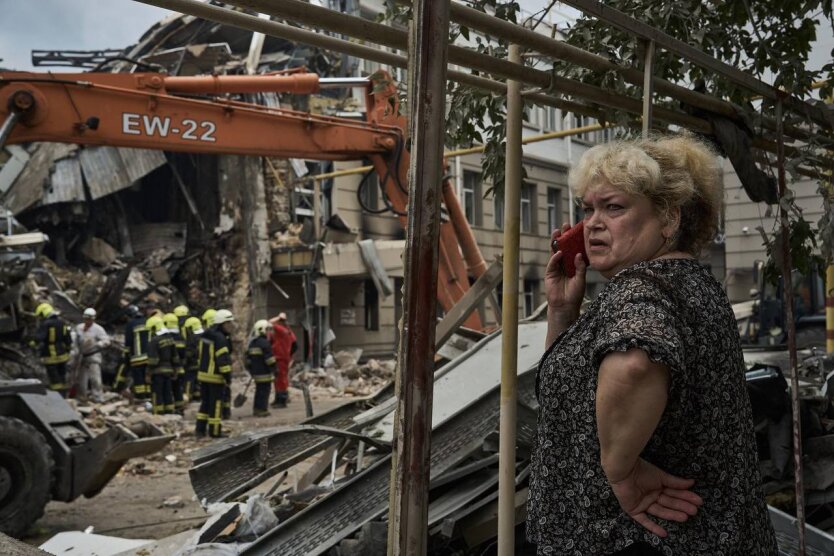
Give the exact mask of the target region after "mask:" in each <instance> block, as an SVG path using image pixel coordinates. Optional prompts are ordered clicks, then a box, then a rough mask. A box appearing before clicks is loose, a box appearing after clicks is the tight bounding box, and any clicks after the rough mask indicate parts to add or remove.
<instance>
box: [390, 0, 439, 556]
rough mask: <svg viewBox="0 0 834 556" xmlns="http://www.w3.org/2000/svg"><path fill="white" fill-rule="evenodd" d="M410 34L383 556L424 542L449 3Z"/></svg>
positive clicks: (418, 11) (428, 13) (426, 14)
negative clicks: (404, 202)
mask: <svg viewBox="0 0 834 556" xmlns="http://www.w3.org/2000/svg"><path fill="white" fill-rule="evenodd" d="M410 35H411V39H412V40H411V41H410V44H409V46H410V48H409V51H408V58H409V60H408V61H409V64H408V67H409V78H408V89H409V90H408V93H409V94H408V99H409V107H410V111H411V119H410V128H411V129H410V131H411V133H410V137H411V139H412V151H411V158H410V163H409V171H408V191H409V194H408V198H409V203H408V204H409V210H408V227H407V230H406V250H405V254H404V266H405V295H404V296H403V314H404V316H403V322H404V323H405V324H404V329H403V333H402V334H401V341H400V346H399V350H398V357H397V362H398V365H397V377H396V380H397V411H396V416H395V420H394V452H393V462H392V472H391V488H390V500H391V503H390V506H389V514H388V554H389V555H392V556H424V555H425V554H426V549H427V546H426V545H427V541H428V535H427V530H426V529H427V523H428V502H429V479H430V470H431V462H430V457H429V456H430V455H431V430H432V427H431V423H432V418H431V414H432V389H433V387H434V384H433V382H434V381H433V379H434V351H435V350H434V337H435V327H436V316H437V310H436V307H437V301H436V299H437V267H438V251H439V239H440V199H441V195H442V193H441V191H440V187H441V181H442V171H443V166H444V165H443V140H444V136H445V125H444V124H445V114H446V110H445V109H446V68H447V66H448V56H447V52H448V50H447V47H448V36H449V2H448V1H445V0H443V1H438V0H417V1H416V2H415V3H414V10H413V21H412V27H411V33H410Z"/></svg>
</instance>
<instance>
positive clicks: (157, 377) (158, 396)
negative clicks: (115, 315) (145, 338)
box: [145, 316, 180, 415]
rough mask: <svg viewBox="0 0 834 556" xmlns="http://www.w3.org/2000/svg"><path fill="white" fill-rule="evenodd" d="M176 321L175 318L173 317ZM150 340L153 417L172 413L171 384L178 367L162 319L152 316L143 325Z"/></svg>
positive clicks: (149, 361) (170, 340) (149, 370)
mask: <svg viewBox="0 0 834 556" xmlns="http://www.w3.org/2000/svg"><path fill="white" fill-rule="evenodd" d="M174 319H175V320H176V316H174ZM145 327H146V328H147V329H148V333H149V334H150V335H151V340H150V342H149V343H148V372H149V373H150V375H151V405H152V408H153V414H154V415H160V414H163V413H173V412H174V391H173V387H172V384H171V381H172V379H173V376H174V373H175V372H176V369H177V367H179V365H180V360H179V355H178V354H177V347H176V345H175V344H174V339H173V338H172V337H171V335H170V334H169V333H168V329H167V328H166V327H165V321H164V320H163V319H162V317H159V316H153V317H151V318H149V319H148V321H147V323H145Z"/></svg>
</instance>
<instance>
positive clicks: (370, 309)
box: [365, 280, 379, 330]
mask: <svg viewBox="0 0 834 556" xmlns="http://www.w3.org/2000/svg"><path fill="white" fill-rule="evenodd" d="M365 330H379V292H378V291H376V286H375V285H374V282H373V280H365Z"/></svg>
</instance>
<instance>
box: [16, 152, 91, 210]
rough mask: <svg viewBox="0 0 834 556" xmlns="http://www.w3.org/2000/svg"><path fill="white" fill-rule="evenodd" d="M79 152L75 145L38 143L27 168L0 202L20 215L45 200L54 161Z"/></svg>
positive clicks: (31, 153)
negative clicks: (44, 196)
mask: <svg viewBox="0 0 834 556" xmlns="http://www.w3.org/2000/svg"><path fill="white" fill-rule="evenodd" d="M76 150H78V147H77V146H75V145H66V144H63V143H36V144H35V146H34V147H33V148H32V149H31V150H30V153H29V154H30V158H29V162H28V164H26V168H24V169H23V171H22V172H21V173H20V175H18V176H17V179H16V180H15V181H14V184H12V186H11V188H10V189H9V190H8V191H7V192H6V194H5V195H4V196H3V198H2V199H1V200H0V202H2V204H3V205H4V206H5V207H6V208H7V209H9V210H10V211H11V212H12V214H14V215H18V214H20V213H21V212H23V211H24V210H26V209H28V208H30V207H31V206H33V205H34V204H36V203H38V202H39V201H40V200H41V199H43V195H44V191H45V188H46V187H47V185H49V175H50V171H51V170H52V167H53V161H55V160H60V159H62V158H66V157H68V156H70V155H71V154H72V153H74V152H75V151H76Z"/></svg>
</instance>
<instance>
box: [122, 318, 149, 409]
mask: <svg viewBox="0 0 834 556" xmlns="http://www.w3.org/2000/svg"><path fill="white" fill-rule="evenodd" d="M145 322H146V320H145V319H144V318H142V317H136V318H133V319H131V320H129V321H128V323H127V325H126V326H125V350H126V351H127V357H128V364H129V365H130V376H131V377H132V378H133V396H134V397H135V398H136V399H137V400H147V399H149V398H150V397H151V386H150V382H151V381H150V376H149V375H148V374H147V371H148V342H149V341H150V334H149V333H148V329H147V327H146V326H145Z"/></svg>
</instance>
